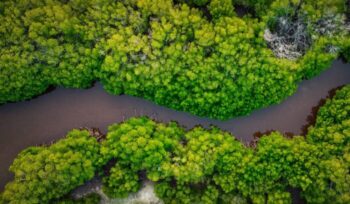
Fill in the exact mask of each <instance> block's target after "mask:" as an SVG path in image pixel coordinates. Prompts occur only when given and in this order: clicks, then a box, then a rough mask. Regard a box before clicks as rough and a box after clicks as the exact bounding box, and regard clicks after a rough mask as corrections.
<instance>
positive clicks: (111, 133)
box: [0, 85, 350, 204]
mask: <svg viewBox="0 0 350 204" xmlns="http://www.w3.org/2000/svg"><path fill="white" fill-rule="evenodd" d="M349 96H350V85H347V86H345V87H343V88H342V89H340V90H338V91H337V92H336V95H335V96H334V97H333V98H332V99H328V100H327V101H326V103H325V105H324V106H322V107H321V108H320V110H319V111H318V115H317V119H316V123H315V125H313V126H311V127H310V128H309V132H308V133H307V135H306V136H305V137H302V136H294V137H293V138H286V137H284V136H283V135H282V134H281V133H279V132H272V133H270V134H268V135H264V136H262V137H261V138H260V139H259V140H258V142H257V145H256V147H255V148H249V147H246V146H244V145H243V144H241V143H240V142H239V141H237V140H235V138H234V137H233V136H232V135H231V134H229V133H227V132H224V131H222V130H220V129H218V128H215V127H211V128H210V129H204V128H202V127H195V128H193V129H191V130H188V131H186V130H184V129H183V128H182V127H180V126H179V125H177V124H176V123H175V122H170V123H168V124H163V123H157V122H155V121H152V120H151V119H149V118H147V117H140V118H131V119H129V120H127V121H125V122H123V123H119V124H114V125H111V126H110V127H109V130H108V134H107V137H106V139H105V140H103V141H102V142H101V143H97V141H96V139H95V138H93V137H91V136H90V135H89V133H88V132H87V131H78V130H73V131H71V132H70V133H69V134H68V136H67V138H65V139H62V140H60V141H58V142H57V143H55V144H53V145H51V146H49V147H30V148H27V149H26V150H24V151H22V152H21V153H20V154H19V155H18V157H17V158H16V159H15V161H14V163H13V164H12V166H11V167H10V170H11V171H13V172H14V173H15V179H14V181H12V182H10V183H9V184H7V185H6V188H5V191H4V192H3V193H2V195H1V198H0V199H2V200H0V201H1V202H4V203H22V202H26V203H49V202H51V201H55V200H57V199H59V198H60V197H61V196H64V195H66V194H67V193H69V191H71V190H72V189H74V188H75V187H77V186H79V185H82V184H83V183H84V182H85V181H86V180H88V179H91V178H92V177H93V176H94V174H95V172H101V169H102V166H105V169H104V170H105V171H106V173H105V174H104V175H102V176H103V184H104V186H103V191H104V192H105V193H106V194H107V195H109V196H111V197H125V196H127V195H128V194H129V193H131V192H136V191H137V190H139V188H140V185H141V181H143V180H145V179H148V180H151V181H153V182H155V190H156V193H157V195H158V196H159V197H160V198H161V199H162V200H163V201H164V202H165V203H220V202H223V203H256V204H260V203H261V204H264V203H291V202H292V198H291V192H290V189H291V188H293V189H299V190H300V191H301V195H302V196H303V198H304V199H306V201H307V202H308V203H349V201H350V193H349V192H350V172H349V170H350V143H349V142H350V114H349V113H350V110H349V107H350V101H349V100H350V97H349ZM111 161H112V162H111ZM92 200H94V199H92ZM63 201H64V200H63ZM67 202H70V201H67Z"/></svg>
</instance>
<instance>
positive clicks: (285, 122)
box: [0, 60, 350, 192]
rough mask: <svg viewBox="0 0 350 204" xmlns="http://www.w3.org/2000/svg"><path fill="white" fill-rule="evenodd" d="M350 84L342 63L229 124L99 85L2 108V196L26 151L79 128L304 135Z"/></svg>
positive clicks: (242, 136) (244, 137)
mask: <svg viewBox="0 0 350 204" xmlns="http://www.w3.org/2000/svg"><path fill="white" fill-rule="evenodd" d="M348 83H350V65H349V64H345V63H343V62H341V61H340V60H338V61H335V62H334V63H333V65H332V67H331V68H330V69H328V70H327V71H325V72H323V73H322V74H321V75H320V76H318V77H315V78H313V79H311V80H307V81H304V82H302V83H301V84H300V85H299V88H298V91H297V92H296V93H295V94H294V95H293V96H291V97H289V98H288V99H286V100H285V101H284V102H282V103H281V104H279V105H273V106H270V107H268V108H264V109H261V110H257V111H254V112H253V113H252V114H251V115H250V116H244V117H238V118H235V119H231V120H227V121H219V120H212V119H207V118H200V117H196V116H193V115H191V114H189V113H184V112H179V111H174V110H171V109H168V108H165V107H161V106H158V105H155V104H154V103H152V102H150V101H146V100H143V99H141V98H136V97H132V96H126V95H122V96H114V95H109V94H108V93H106V92H105V91H104V90H103V88H102V85H101V84H98V83H97V84H96V85H95V86H94V87H93V88H90V89H86V90H81V89H65V88H57V89H56V90H54V91H52V92H50V93H48V94H45V95H43V96H40V97H38V98H35V99H32V100H30V101H24V102H18V103H9V104H5V105H2V106H0V135H1V136H0V175H1V177H0V192H1V191H3V188H4V185H5V184H6V182H8V181H9V180H10V179H11V178H12V175H11V174H10V173H9V171H8V168H9V166H10V164H11V163H12V161H13V159H14V158H15V157H16V155H17V154H18V153H19V152H20V151H21V150H23V149H24V148H26V147H28V146H33V145H37V144H43V143H49V142H51V141H53V140H57V139H59V138H62V137H63V136H64V135H65V134H66V133H67V131H69V130H71V129H73V128H79V127H97V128H99V129H100V130H102V132H104V133H105V132H106V129H107V126H108V125H110V124H112V123H116V122H121V121H123V120H126V119H127V118H129V117H132V116H143V115H147V116H149V117H151V118H153V119H156V120H158V121H162V122H168V121H170V120H174V121H178V122H179V124H181V125H183V126H186V127H187V128H192V127H194V126H195V125H202V126H204V127H208V126H209V125H210V124H213V125H215V126H217V127H219V128H221V129H223V130H226V131H229V132H231V133H232V134H234V135H235V136H236V138H238V139H239V140H241V141H242V142H244V143H247V142H249V141H251V140H252V139H253V134H254V133H255V132H257V131H261V132H264V131H267V130H271V129H273V130H278V131H281V132H292V133H294V134H300V133H301V128H302V126H303V125H305V124H306V123H307V121H306V118H307V116H308V115H309V114H310V112H311V109H312V107H313V106H316V105H317V104H318V102H319V100H320V99H321V98H324V97H326V96H327V94H328V91H329V90H331V89H333V88H336V87H338V86H341V85H345V84H348Z"/></svg>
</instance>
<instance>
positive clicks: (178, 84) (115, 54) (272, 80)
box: [0, 0, 350, 119]
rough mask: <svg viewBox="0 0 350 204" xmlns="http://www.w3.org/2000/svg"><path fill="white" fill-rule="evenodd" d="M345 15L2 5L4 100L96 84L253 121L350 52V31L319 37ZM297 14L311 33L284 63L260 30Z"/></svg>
mask: <svg viewBox="0 0 350 204" xmlns="http://www.w3.org/2000/svg"><path fill="white" fill-rule="evenodd" d="M300 2H302V3H300ZM242 4H243V5H244V6H248V7H249V6H250V7H254V8H255V10H256V14H255V17H254V18H253V17H247V16H246V17H244V18H238V17H236V14H235V11H234V6H237V5H238V6H239V5H242ZM299 5H300V6H299ZM299 7H300V8H299ZM344 10H345V8H344V0H336V1H326V0H322V1H312V0H305V1H294V0H293V1H291V0H274V1H272V0H249V1H230V0H211V1H208V0H193V1H184V0H183V1H181V0H179V1H172V0H156V1H154V0H131V1H127V0H118V1H110V0H102V1H101V0H86V1H82V0H72V1H60V0H46V1H42V0H15V1H2V2H0V21H1V22H2V24H1V27H0V48H1V49H0V103H1V104H2V103H6V102H9V101H18V100H23V99H28V98H31V97H33V96H35V95H38V94H40V93H43V92H44V91H45V90H46V88H47V87H48V86H50V85H53V86H64V87H74V88H86V87H89V86H91V84H92V82H93V81H100V82H102V84H103V85H104V88H105V89H106V90H107V91H108V92H110V93H113V94H117V95H118V94H129V95H134V96H140V97H143V98H145V99H148V100H152V101H154V102H155V103H157V104H160V105H164V106H167V107H170V108H173V109H176V110H182V111H188V112H191V113H193V114H196V115H199V116H209V117H212V118H218V119H227V118H230V117H233V116H239V115H247V114H249V113H250V112H252V111H253V110H255V109H258V108H261V107H266V106H268V105H271V104H276V103H279V102H280V101H282V100H283V99H284V98H286V97H287V96H290V95H291V94H292V93H294V92H295V90H296V88H297V84H298V83H299V82H300V81H301V80H302V79H305V78H311V77H313V76H315V75H317V74H319V73H320V72H321V71H322V70H324V69H326V68H327V67H328V66H329V65H330V63H331V62H332V61H333V60H334V59H335V58H337V57H338V56H339V54H340V53H342V55H343V56H345V57H347V56H348V55H349V54H348V53H349V51H348V50H349V47H350V46H349V44H350V43H349V40H348V39H349V35H348V32H345V31H344V32H339V33H338V32H334V33H332V36H323V35H319V34H317V35H316V34H315V32H314V31H313V30H315V29H313V27H315V26H316V25H322V23H320V22H319V20H322V19H323V18H324V17H327V16H329V15H331V14H332V15H333V14H335V15H336V16H341V15H342V14H343V12H344ZM293 13H296V14H297V16H298V17H299V16H306V17H305V18H306V19H307V21H310V22H312V23H310V26H308V29H309V30H310V34H315V35H314V37H313V40H312V43H311V46H310V47H308V48H307V49H305V53H303V54H305V55H303V56H302V57H300V58H299V59H297V60H287V59H278V58H276V57H275V56H274V53H273V52H272V51H271V49H270V48H269V47H268V45H267V43H266V42H265V40H264V37H263V34H264V30H265V29H266V28H267V26H268V25H270V23H271V21H273V19H276V18H278V17H280V16H281V15H282V14H288V15H290V16H293V15H292V14H293ZM208 15H209V16H211V17H212V18H208ZM347 58H349V57H347Z"/></svg>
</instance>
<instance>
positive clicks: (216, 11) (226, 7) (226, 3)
mask: <svg viewBox="0 0 350 204" xmlns="http://www.w3.org/2000/svg"><path fill="white" fill-rule="evenodd" d="M208 9H209V11H210V14H211V16H212V17H213V18H220V17H222V16H234V15H235V10H234V7H233V3H232V0H211V1H210V4H209V5H208Z"/></svg>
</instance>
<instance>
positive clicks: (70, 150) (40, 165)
mask: <svg viewBox="0 0 350 204" xmlns="http://www.w3.org/2000/svg"><path fill="white" fill-rule="evenodd" d="M98 158H99V145H98V143H97V141H96V139H95V138H93V137H91V136H90V135H89V133H88V131H85V130H84V131H80V130H72V131H71V132H69V133H68V135H67V137H66V138H65V139H62V140H60V141H58V142H57V143H55V144H53V145H51V146H48V147H44V146H43V147H29V148H27V149H25V150H24V151H22V152H21V153H20V154H19V155H18V156H17V158H16V159H15V160H14V162H13V164H12V165H11V167H10V171H12V172H13V173H14V175H15V177H14V180H13V181H12V182H10V183H8V184H7V185H6V187H5V191H4V192H3V195H2V197H3V200H4V202H5V203H49V202H50V201H51V200H52V199H58V198H60V197H61V196H63V195H65V194H67V193H68V192H69V191H71V190H73V189H74V188H76V187H78V186H80V185H82V184H84V182H86V181H87V180H89V179H91V178H93V176H94V175H95V172H96V170H97V169H98V167H99V166H98V165H97V160H98Z"/></svg>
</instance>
